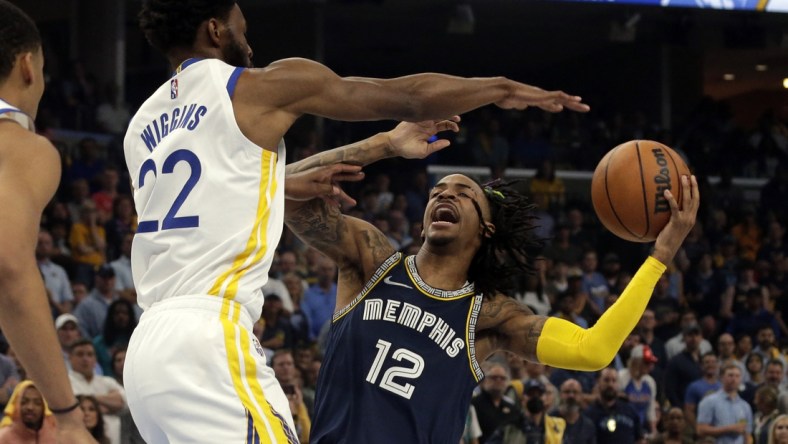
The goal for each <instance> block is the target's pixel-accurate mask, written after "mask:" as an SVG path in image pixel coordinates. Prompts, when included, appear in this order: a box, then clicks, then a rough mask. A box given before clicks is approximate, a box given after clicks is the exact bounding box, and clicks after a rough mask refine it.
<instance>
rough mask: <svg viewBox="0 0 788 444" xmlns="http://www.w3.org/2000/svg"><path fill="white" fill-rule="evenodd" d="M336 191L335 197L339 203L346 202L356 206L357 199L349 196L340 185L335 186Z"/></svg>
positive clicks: (350, 205) (349, 205)
mask: <svg viewBox="0 0 788 444" xmlns="http://www.w3.org/2000/svg"><path fill="white" fill-rule="evenodd" d="M334 191H335V192H336V195H335V196H334V199H336V201H337V202H338V203H340V204H345V205H347V206H348V207H354V206H356V200H355V199H353V198H352V197H350V196H348V195H347V193H345V191H344V190H343V189H342V188H340V187H339V186H334Z"/></svg>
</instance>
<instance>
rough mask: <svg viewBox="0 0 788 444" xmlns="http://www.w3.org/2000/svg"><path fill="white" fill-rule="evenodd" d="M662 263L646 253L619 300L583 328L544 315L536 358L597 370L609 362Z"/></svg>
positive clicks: (662, 268)
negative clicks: (544, 319) (647, 256)
mask: <svg viewBox="0 0 788 444" xmlns="http://www.w3.org/2000/svg"><path fill="white" fill-rule="evenodd" d="M664 272H665V265H663V264H662V263H661V262H660V261H658V260H656V259H654V258H653V257H649V258H648V259H646V262H645V263H644V264H643V265H642V266H641V267H640V270H638V272H637V273H636V274H635V276H634V277H633V278H632V281H631V282H630V283H629V285H627V288H626V289H624V292H623V293H622V294H621V296H619V298H618V300H617V301H616V302H615V303H614V304H613V305H612V306H610V308H608V309H607V311H605V313H603V314H602V316H601V317H600V318H599V320H598V321H597V323H596V324H595V325H594V326H593V327H591V328H589V329H583V328H580V327H578V326H577V325H575V324H573V323H571V322H569V321H566V320H564V319H559V318H554V317H551V318H549V319H547V321H546V322H545V324H544V328H543V329H542V334H541V335H540V336H539V340H538V342H537V344H536V357H537V358H538V359H539V362H541V363H543V364H546V365H549V366H552V367H559V368H565V369H569V370H583V371H596V370H599V369H602V368H604V367H605V366H606V365H608V364H610V362H611V361H612V360H613V358H614V357H615V355H616V352H618V349H619V348H621V344H622V343H623V342H624V339H626V338H627V336H629V334H630V332H631V331H632V329H633V328H635V326H636V325H637V323H638V321H640V317H641V316H642V315H643V311H644V310H645V309H646V305H648V301H649V299H650V298H651V294H652V293H653V292H654V286H655V285H656V284H657V281H658V280H659V278H660V276H662V273H664Z"/></svg>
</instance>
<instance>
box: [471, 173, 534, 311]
mask: <svg viewBox="0 0 788 444" xmlns="http://www.w3.org/2000/svg"><path fill="white" fill-rule="evenodd" d="M518 182H520V181H510V182H503V181H501V180H500V179H498V180H495V181H492V182H488V183H486V184H482V183H479V186H481V188H482V190H484V194H485V195H486V197H487V201H488V202H489V205H490V215H491V216H490V220H489V221H487V222H491V223H492V224H493V225H494V226H495V231H494V232H493V231H491V230H489V229H487V228H485V235H484V237H483V238H482V245H481V247H479V250H478V251H477V252H476V254H475V255H474V257H473V260H472V261H471V267H470V269H469V271H468V278H469V280H470V281H471V282H473V283H474V285H475V287H476V289H477V291H480V292H481V293H482V294H486V295H493V294H495V293H502V294H505V295H509V296H512V295H513V290H514V288H515V280H516V279H515V278H516V277H518V276H519V275H522V274H523V273H533V272H534V271H535V268H534V258H535V257H536V256H537V255H538V254H539V253H540V252H541V250H542V248H544V243H545V239H543V238H540V237H538V236H537V235H536V233H535V228H536V225H535V224H534V221H535V219H536V216H535V215H534V210H535V209H536V205H534V204H533V203H531V201H530V199H528V197H527V196H526V195H525V194H523V193H521V192H520V191H518V190H517V188H515V187H514V186H513V185H515V184H517V183H518ZM477 183H478V182H477ZM474 206H476V211H477V212H478V213H479V219H480V220H483V218H482V212H481V208H479V206H478V204H476V202H474ZM485 227H486V226H485Z"/></svg>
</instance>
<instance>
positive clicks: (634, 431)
mask: <svg viewBox="0 0 788 444" xmlns="http://www.w3.org/2000/svg"><path fill="white" fill-rule="evenodd" d="M597 386H598V388H599V399H598V400H597V401H596V402H594V403H593V404H591V406H589V407H588V409H587V410H586V415H587V416H588V418H589V419H591V422H593V423H594V426H595V427H596V439H597V442H600V443H608V444H634V443H636V442H638V441H639V440H640V439H642V438H643V425H642V424H641V423H640V417H639V416H638V414H637V412H636V411H635V409H634V408H633V407H632V406H631V405H630V404H629V402H627V400H626V398H621V397H619V383H618V371H616V369H614V368H611V367H608V368H606V369H604V370H602V371H601V372H600V373H599V380H598V382H597Z"/></svg>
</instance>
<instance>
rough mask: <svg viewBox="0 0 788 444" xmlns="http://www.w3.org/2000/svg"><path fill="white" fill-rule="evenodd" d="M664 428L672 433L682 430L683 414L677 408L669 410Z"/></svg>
mask: <svg viewBox="0 0 788 444" xmlns="http://www.w3.org/2000/svg"><path fill="white" fill-rule="evenodd" d="M665 428H667V429H668V431H669V432H673V433H677V432H681V431H682V430H684V412H683V411H682V410H681V409H679V408H672V409H670V411H669V412H668V415H667V417H666V418H665Z"/></svg>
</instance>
